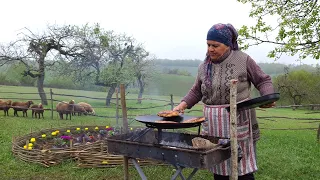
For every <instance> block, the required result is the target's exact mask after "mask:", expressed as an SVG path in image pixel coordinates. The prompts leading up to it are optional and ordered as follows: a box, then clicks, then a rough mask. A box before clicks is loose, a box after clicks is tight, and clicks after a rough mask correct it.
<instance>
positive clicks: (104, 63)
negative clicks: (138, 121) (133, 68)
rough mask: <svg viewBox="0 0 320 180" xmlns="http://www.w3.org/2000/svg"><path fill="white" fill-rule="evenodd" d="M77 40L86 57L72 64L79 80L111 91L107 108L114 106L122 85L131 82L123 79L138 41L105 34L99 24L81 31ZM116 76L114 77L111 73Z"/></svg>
mask: <svg viewBox="0 0 320 180" xmlns="http://www.w3.org/2000/svg"><path fill="white" fill-rule="evenodd" d="M77 31H78V32H77V36H78V39H77V40H79V42H78V44H81V48H82V50H83V56H82V57H78V58H74V59H73V60H72V61H70V66H69V67H70V69H73V72H74V74H75V76H76V78H77V79H78V80H83V79H84V78H86V77H91V78H93V79H94V81H95V85H98V86H104V87H109V90H108V93H107V96H106V105H107V106H109V105H110V101H111V98H112V95H113V94H114V92H115V88H116V87H117V86H118V85H119V83H123V82H124V81H126V82H127V80H126V78H127V79H130V78H131V77H130V76H123V75H122V74H125V72H128V71H127V69H126V71H124V68H125V66H126V63H127V61H128V58H129V55H130V52H132V51H133V47H134V45H133V44H134V39H133V38H131V37H128V36H126V35H119V34H115V33H114V32H113V31H105V30H104V29H102V28H101V27H100V26H99V24H95V25H94V26H93V27H90V26H88V25H85V26H83V27H80V28H78V30H77ZM111 72H112V73H111Z"/></svg>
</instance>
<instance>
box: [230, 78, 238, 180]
mask: <svg viewBox="0 0 320 180" xmlns="http://www.w3.org/2000/svg"><path fill="white" fill-rule="evenodd" d="M237 82H238V81H237V80H235V79H231V81H230V143H231V176H230V179H231V180H237V179H238V142H237Z"/></svg>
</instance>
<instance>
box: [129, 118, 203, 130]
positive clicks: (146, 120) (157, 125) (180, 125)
mask: <svg viewBox="0 0 320 180" xmlns="http://www.w3.org/2000/svg"><path fill="white" fill-rule="evenodd" d="M192 118H197V117H196V116H187V115H180V116H175V117H167V118H166V117H159V116H157V115H147V116H137V117H136V118H135V119H136V120H137V121H139V122H142V123H145V124H146V126H147V127H150V128H159V129H179V128H190V127H197V126H200V125H201V123H202V122H197V123H183V121H186V120H189V119H192ZM156 121H175V122H178V123H158V122H156Z"/></svg>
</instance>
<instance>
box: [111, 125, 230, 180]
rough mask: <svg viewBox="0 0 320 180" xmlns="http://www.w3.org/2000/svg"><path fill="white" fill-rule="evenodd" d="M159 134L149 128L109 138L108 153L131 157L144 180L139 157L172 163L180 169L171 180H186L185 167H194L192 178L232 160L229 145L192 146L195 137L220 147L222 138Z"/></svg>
mask: <svg viewBox="0 0 320 180" xmlns="http://www.w3.org/2000/svg"><path fill="white" fill-rule="evenodd" d="M160 134H161V137H159V136H158V135H159V132H158V131H155V130H154V129H152V128H146V129H143V130H140V131H136V132H131V133H127V134H121V135H116V136H112V137H110V138H108V139H107V144H108V153H111V154H117V155H124V156H126V157H129V159H131V160H132V162H133V164H134V165H135V167H136V169H137V170H138V172H139V174H140V176H141V178H142V179H146V176H145V175H144V173H143V171H142V170H141V168H140V167H139V164H138V163H137V161H136V158H141V159H153V160H158V161H162V162H164V163H168V164H172V165H173V166H174V167H175V168H176V169H177V171H176V173H175V174H174V175H173V177H172V179H176V178H177V177H178V176H179V175H180V177H181V178H182V179H185V178H184V176H183V175H182V169H183V168H194V170H193V172H192V173H191V174H190V175H189V177H188V179H191V178H192V176H193V175H194V174H195V173H196V172H197V171H198V169H208V168H211V167H213V166H214V165H217V164H219V163H221V162H222V161H224V160H226V159H228V158H230V146H229V145H225V146H222V145H217V146H216V147H215V148H213V149H200V148H194V147H193V146H192V141H191V140H192V139H193V138H195V137H202V138H205V139H208V140H210V141H211V142H213V143H215V144H218V140H219V138H215V137H210V136H201V135H195V134H185V133H175V132H166V131H162V132H161V133H160ZM159 138H161V139H159ZM159 142H160V143H159Z"/></svg>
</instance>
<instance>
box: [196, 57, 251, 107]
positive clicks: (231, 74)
mask: <svg viewBox="0 0 320 180" xmlns="http://www.w3.org/2000/svg"><path fill="white" fill-rule="evenodd" d="M247 59H248V55H247V54H245V53H243V52H241V51H231V53H230V55H229V56H228V57H227V58H226V59H225V60H223V61H222V62H220V63H212V87H211V88H208V87H207V86H206V85H205V83H202V85H201V92H202V95H203V96H202V102H203V103H205V104H207V105H222V104H229V102H230V80H231V79H237V80H238V83H237V101H242V100H244V99H246V98H249V97H250V87H251V83H250V82H249V81H248V78H247ZM201 66H202V67H201ZM201 66H200V68H199V71H200V72H199V74H200V76H199V78H200V80H201V81H202V82H204V78H205V72H206V71H205V68H206V67H205V65H204V64H202V65H201Z"/></svg>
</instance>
